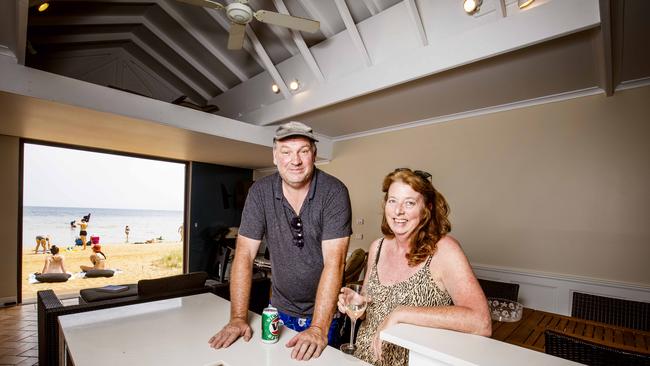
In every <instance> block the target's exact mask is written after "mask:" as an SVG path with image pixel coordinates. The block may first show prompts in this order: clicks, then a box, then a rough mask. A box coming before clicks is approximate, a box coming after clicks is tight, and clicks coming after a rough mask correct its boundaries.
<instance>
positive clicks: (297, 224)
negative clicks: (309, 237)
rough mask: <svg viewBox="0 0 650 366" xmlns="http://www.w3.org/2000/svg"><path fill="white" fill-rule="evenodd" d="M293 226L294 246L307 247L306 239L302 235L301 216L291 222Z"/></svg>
mask: <svg viewBox="0 0 650 366" xmlns="http://www.w3.org/2000/svg"><path fill="white" fill-rule="evenodd" d="M289 224H290V226H291V234H293V245H295V246H297V247H298V248H302V247H304V246H305V238H304V237H303V235H302V220H301V219H300V217H299V216H296V217H294V218H293V219H291V222H289Z"/></svg>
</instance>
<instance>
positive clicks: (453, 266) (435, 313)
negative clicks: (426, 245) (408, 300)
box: [373, 236, 492, 357]
mask: <svg viewBox="0 0 650 366" xmlns="http://www.w3.org/2000/svg"><path fill="white" fill-rule="evenodd" d="M431 267H432V268H436V269H437V271H438V272H437V273H439V274H440V277H441V278H440V281H441V282H442V284H443V285H444V287H445V288H446V290H447V292H449V295H450V296H451V298H452V300H453V302H454V305H451V306H435V307H416V306H398V307H397V308H395V309H394V310H393V311H392V312H391V313H390V315H389V316H388V317H386V319H384V321H383V322H382V324H380V326H379V327H378V328H377V333H376V334H375V339H374V342H373V344H374V350H375V355H376V356H377V357H380V356H381V340H379V333H380V332H381V331H382V330H384V329H386V328H388V327H390V326H391V325H394V324H399V323H407V324H414V325H420V326H425V327H431V328H442V329H450V330H455V331H459V332H464V333H472V334H478V335H482V336H486V337H489V336H490V335H491V334H492V321H491V319H490V312H489V310H488V307H487V299H486V298H485V295H484V294H483V290H481V286H480V285H479V283H478V281H477V280H476V277H475V276H474V272H473V271H472V267H471V266H470V264H469V262H468V260H467V257H466V256H465V253H463V250H462V249H461V247H460V245H459V244H458V242H457V241H456V240H455V239H454V238H452V237H450V236H446V237H444V238H443V239H441V240H440V241H439V242H438V248H437V251H436V254H435V256H434V260H432V263H431ZM432 272H433V271H432Z"/></svg>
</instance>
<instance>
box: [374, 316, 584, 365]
mask: <svg viewBox="0 0 650 366" xmlns="http://www.w3.org/2000/svg"><path fill="white" fill-rule="evenodd" d="M380 337H381V339H383V340H384V341H386V342H391V343H394V344H397V345H399V346H402V347H404V348H407V349H409V350H411V352H417V353H419V354H421V355H423V356H424V357H426V358H428V359H433V360H438V361H441V362H444V364H448V365H463V366H465V365H467V366H470V365H472V366H473V365H495V366H510V365H512V366H520V365H526V366H535V365H540V366H542V365H543V366H552V365H580V364H579V363H576V362H572V361H569V360H565V359H563V358H559V357H555V356H551V355H547V354H545V353H541V352H537V351H533V350H529V349H527V348H524V347H519V346H515V345H512V344H508V343H505V342H501V341H497V340H494V339H491V338H488V337H482V336H477V335H473V334H466V333H461V332H455V331H452V330H446V329H436V328H426V327H420V326H417V325H411V324H397V325H395V326H392V327H390V328H388V329H387V330H384V331H382V332H381V335H380Z"/></svg>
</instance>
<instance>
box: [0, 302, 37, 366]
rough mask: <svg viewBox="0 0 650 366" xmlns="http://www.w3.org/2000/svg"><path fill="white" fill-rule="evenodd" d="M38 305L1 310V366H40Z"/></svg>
mask: <svg viewBox="0 0 650 366" xmlns="http://www.w3.org/2000/svg"><path fill="white" fill-rule="evenodd" d="M36 319H37V316H36V304H29V305H19V306H11V307H5V308H0V365H28V366H29V365H38V337H37V331H36Z"/></svg>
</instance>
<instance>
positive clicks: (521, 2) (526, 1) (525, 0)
mask: <svg viewBox="0 0 650 366" xmlns="http://www.w3.org/2000/svg"><path fill="white" fill-rule="evenodd" d="M534 1H535V0H517V5H518V6H519V9H523V8H525V7H527V6H528V5H530V4H532V3H533V2H534Z"/></svg>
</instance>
